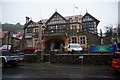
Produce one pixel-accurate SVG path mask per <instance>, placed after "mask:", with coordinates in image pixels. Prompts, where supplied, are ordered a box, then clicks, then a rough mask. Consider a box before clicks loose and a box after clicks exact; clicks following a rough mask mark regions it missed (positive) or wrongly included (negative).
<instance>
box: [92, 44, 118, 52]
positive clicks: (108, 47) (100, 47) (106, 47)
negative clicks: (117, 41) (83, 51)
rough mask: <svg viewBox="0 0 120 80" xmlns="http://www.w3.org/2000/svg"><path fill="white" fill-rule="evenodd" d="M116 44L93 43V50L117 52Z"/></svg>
mask: <svg viewBox="0 0 120 80" xmlns="http://www.w3.org/2000/svg"><path fill="white" fill-rule="evenodd" d="M115 50H116V48H115V45H91V51H92V52H115Z"/></svg>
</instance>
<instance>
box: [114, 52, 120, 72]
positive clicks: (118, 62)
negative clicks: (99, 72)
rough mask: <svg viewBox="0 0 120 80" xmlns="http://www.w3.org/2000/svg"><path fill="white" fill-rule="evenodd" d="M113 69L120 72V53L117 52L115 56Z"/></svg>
mask: <svg viewBox="0 0 120 80" xmlns="http://www.w3.org/2000/svg"><path fill="white" fill-rule="evenodd" d="M112 69H113V70H115V71H117V72H120V52H115V53H114V54H113V59H112Z"/></svg>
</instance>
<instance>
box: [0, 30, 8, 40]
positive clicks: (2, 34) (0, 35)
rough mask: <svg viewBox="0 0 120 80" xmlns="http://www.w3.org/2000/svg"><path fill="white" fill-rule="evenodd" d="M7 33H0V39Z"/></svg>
mask: <svg viewBox="0 0 120 80" xmlns="http://www.w3.org/2000/svg"><path fill="white" fill-rule="evenodd" d="M7 33H8V31H0V39H1V38H3V37H4V36H5V35H6V34H7Z"/></svg>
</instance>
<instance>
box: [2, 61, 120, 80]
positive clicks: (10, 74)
mask: <svg viewBox="0 0 120 80" xmlns="http://www.w3.org/2000/svg"><path fill="white" fill-rule="evenodd" d="M2 77H3V78H106V79H107V78H120V73H115V72H114V71H113V70H112V69H111V66H91V65H90V66H89V65H87V66H82V65H64V64H50V63H42V64H40V63H21V64H19V65H18V66H16V67H6V68H3V70H2Z"/></svg>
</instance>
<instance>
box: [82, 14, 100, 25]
mask: <svg viewBox="0 0 120 80" xmlns="http://www.w3.org/2000/svg"><path fill="white" fill-rule="evenodd" d="M85 16H90V17H91V18H93V19H94V20H95V21H96V22H97V24H98V23H99V22H100V21H99V20H97V19H96V18H95V17H93V16H92V15H90V14H89V13H88V12H87V13H86V14H85V15H84V16H83V17H82V20H83V19H84V18H85Z"/></svg>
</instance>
